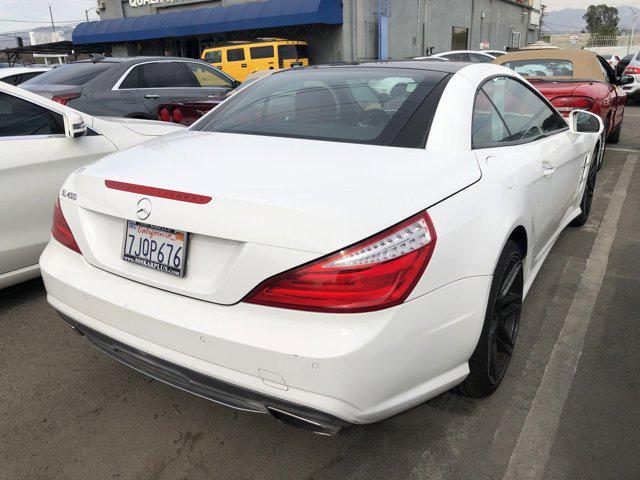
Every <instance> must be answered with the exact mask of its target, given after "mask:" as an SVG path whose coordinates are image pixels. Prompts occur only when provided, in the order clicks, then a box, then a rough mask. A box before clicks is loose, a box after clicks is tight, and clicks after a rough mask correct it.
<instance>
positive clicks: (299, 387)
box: [40, 241, 491, 433]
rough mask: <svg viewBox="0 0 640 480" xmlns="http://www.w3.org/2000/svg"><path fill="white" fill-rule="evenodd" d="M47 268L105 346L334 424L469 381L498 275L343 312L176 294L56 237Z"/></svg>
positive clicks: (242, 398)
mask: <svg viewBox="0 0 640 480" xmlns="http://www.w3.org/2000/svg"><path fill="white" fill-rule="evenodd" d="M40 266H41V270H42V276H43V279H44V282H45V286H46V288H47V294H48V296H47V298H48V301H49V303H50V304H51V305H52V306H53V307H54V308H55V309H56V310H57V311H58V312H59V313H60V314H61V315H62V316H63V317H64V318H65V319H66V320H67V321H68V322H69V323H70V324H72V325H73V326H74V327H75V328H76V329H77V330H79V331H80V332H83V333H84V334H85V335H87V337H88V338H89V339H90V340H92V341H93V342H94V344H96V346H98V347H99V348H100V349H101V350H103V351H104V352H105V353H107V354H109V355H111V356H113V357H116V358H117V359H118V360H120V361H122V362H124V363H126V364H127V365H130V366H132V367H133V368H135V369H137V370H140V371H142V372H144V373H146V374H147V375H150V376H152V377H156V378H158V379H159V380H162V381H165V382H167V383H170V384H171V385H174V386H176V387H178V388H182V389H184V390H188V391H190V392H192V393H195V394H197V395H200V396H203V397H205V398H209V399H211V400H214V401H216V402H219V403H223V404H225V405H228V406H231V407H234V408H239V409H244V410H251V411H258V412H269V413H272V414H273V415H274V416H278V414H280V413H281V412H285V413H286V414H289V415H294V416H298V417H301V418H304V419H307V420H311V421H313V422H316V423H317V424H319V425H321V426H323V427H327V428H328V429H329V430H332V429H335V428H337V427H340V426H343V425H345V424H347V423H370V422H374V421H378V420H381V419H383V418H386V417H389V416H392V415H395V414H397V413H399V412H402V411H404V410H407V409H408V408H411V407H413V406H415V405H418V404H420V403H422V402H424V401H425V400H427V399H429V398H432V397H434V396H436V395H438V394H440V393H442V392H444V391H446V390H448V389H450V388H451V387H453V386H454V385H456V384H458V383H460V382H461V381H462V380H463V379H464V378H465V377H466V375H467V374H468V365H467V360H468V358H469V357H470V356H471V353H472V352H473V349H474V348H475V345H476V342H477V338H478V336H479V334H480V330H481V328H482V323H483V321H484V312H485V309H486V299H487V298H488V291H489V287H490V284H491V277H488V276H482V277H470V278H465V279H462V280H459V281H456V282H453V283H450V284H448V285H445V286H443V287H441V288H439V289H437V290H435V291H432V292H430V293H428V294H426V295H423V296H421V297H418V298H416V299H414V300H412V301H410V302H406V303H404V304H402V305H399V306H397V307H393V308H390V309H386V310H382V311H378V312H367V313H362V314H346V315H345V314H343V315H340V314H322V313H314V312H300V311H294V310H285V309H277V308H270V307H263V306H258V305H250V304H244V303H239V304H236V305H232V306H221V305H217V304H213V303H210V302H206V301H202V300H197V299H193V298H189V297H185V296H181V295H177V294H174V293H169V292H166V291H163V290H160V289H157V288H153V287H150V286H147V285H143V284H140V283H137V282H134V281H131V280H128V279H124V278H122V277H119V276H117V275H114V274H111V273H108V272H105V271H103V270H100V269H98V268H96V267H93V266H91V265H90V264H88V263H87V262H86V261H85V260H84V259H83V257H82V256H80V255H78V254H76V253H74V252H72V251H71V250H69V249H67V248H65V247H63V246H62V245H60V244H59V243H57V242H56V241H51V242H50V243H49V245H48V246H47V248H46V249H45V252H44V253H43V255H42V257H41V259H40ZM426 274H428V269H427V273H426ZM273 409H276V410H277V411H274V410H273ZM323 433H326V431H325V432H323Z"/></svg>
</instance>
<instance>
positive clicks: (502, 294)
mask: <svg viewBox="0 0 640 480" xmlns="http://www.w3.org/2000/svg"><path fill="white" fill-rule="evenodd" d="M390 83H393V84H394V85H393V86H392V87H391V90H390V91H391V92H392V94H389V93H387V90H388V87H389V84H390ZM380 85H383V86H384V91H381V90H379V89H380V87H379V86H380ZM570 121H571V125H570V126H567V123H566V122H565V120H564V119H563V118H562V116H561V115H560V114H559V113H558V112H557V111H556V110H555V109H554V108H553V107H552V106H551V104H549V103H548V102H547V100H545V98H544V97H542V96H541V95H540V94H539V93H538V92H536V90H535V89H533V88H532V87H531V86H530V85H529V84H528V83H527V82H526V81H525V80H524V79H522V77H520V76H519V75H518V74H516V73H515V72H513V71H512V70H510V69H507V68H504V67H500V66H497V65H489V64H476V65H465V64H460V63H454V62H421V61H407V62H397V63H394V62H390V63H380V64H360V65H348V66H347V65H343V66H320V67H313V68H306V69H297V70H285V71H281V72H277V73H274V74H273V75H271V76H269V77H266V78H263V79H262V80H260V81H259V82H256V83H255V84H254V85H253V86H252V88H248V89H246V90H243V91H240V92H238V94H237V95H234V96H232V97H231V98H229V99H228V100H227V101H226V102H224V103H223V104H221V105H219V106H218V107H217V108H216V109H215V110H213V111H212V112H210V113H209V114H208V115H207V116H205V117H203V118H202V119H201V120H199V121H198V122H197V123H195V124H194V125H192V127H191V128H190V129H189V130H188V131H185V132H181V133H178V134H175V135H171V136H169V137H164V138H158V139H156V140H154V141H151V142H148V143H146V144H144V145H141V146H138V147H135V148H133V149H130V150H128V151H125V152H122V153H119V154H117V155H113V156H111V157H109V158H105V159H103V160H101V161H99V162H97V163H96V164H94V165H92V166H90V167H88V168H85V169H84V170H82V171H79V172H75V173H73V174H72V175H71V176H70V177H69V178H68V179H67V181H66V182H65V184H64V186H63V187H62V190H61V194H60V196H59V202H58V205H57V207H56V210H55V213H54V226H53V238H52V240H51V241H50V243H49V245H48V246H47V248H46V250H45V252H44V254H43V255H42V258H41V267H42V273H43V278H44V281H45V285H46V288H47V292H48V300H49V302H50V303H51V305H52V306H53V307H54V308H55V309H56V310H57V311H58V312H59V314H60V316H61V317H62V318H63V319H64V320H65V321H66V322H67V323H69V324H70V325H71V326H72V327H73V328H75V329H76V330H77V331H79V332H81V333H83V334H84V335H86V337H87V338H88V339H89V340H91V341H92V342H93V343H94V344H95V345H96V346H98V347H99V348H100V349H101V350H103V351H104V352H106V353H107V354H109V355H111V356H112V357H114V358H116V359H119V360H120V361H122V362H124V363H125V364H128V365H130V366H132V367H133V368H135V369H137V370H139V371H142V372H144V373H146V374H148V375H150V376H152V377H155V378H157V379H159V380H162V381H164V382H167V383H169V384H171V385H174V386H176V387H179V388H181V389H184V390H187V391H190V392H193V393H195V394H197V395H199V396H202V397H205V398H208V399H211V400H213V401H215V402H219V403H221V404H224V405H227V406H231V407H234V408H238V409H244V410H250V411H255V412H263V413H270V414H272V415H273V416H275V417H277V418H278V419H280V420H283V421H285V422H287V423H290V424H293V425H297V426H300V427H305V428H308V429H311V430H313V431H316V432H319V433H334V432H336V431H337V430H338V429H339V428H340V427H342V426H344V425H348V424H352V423H369V422H375V421H378V420H381V419H383V418H386V417H389V416H391V415H394V414H397V413H399V412H402V411H403V410H406V409H408V408H411V407H413V406H415V405H418V404H420V403H422V402H424V401H425V400H427V399H429V398H431V397H434V396H436V395H438V394H440V393H442V392H444V391H446V390H449V389H451V388H453V387H457V388H458V390H459V391H460V392H462V393H463V394H466V395H469V396H472V397H482V396H486V395H489V394H491V393H492V392H493V391H495V390H496V388H497V387H498V385H499V384H500V381H501V380H502V378H503V376H504V375H505V371H506V368H507V365H508V363H509V359H510V357H511V355H512V352H513V348H514V344H515V340H516V334H517V331H518V322H519V319H520V311H521V305H522V299H523V297H524V296H525V295H526V293H527V291H528V290H529V287H530V286H531V283H532V282H533V279H534V278H535V276H536V274H537V272H538V270H539V269H540V266H541V265H542V262H543V261H544V259H545V257H546V256H547V254H548V253H549V250H550V249H551V247H552V245H553V243H554V242H555V240H556V239H557V237H558V235H559V234H560V232H561V231H562V229H563V228H565V227H566V226H567V225H568V224H570V223H573V224H574V225H580V224H583V223H584V222H585V221H586V219H587V217H588V215H589V207H590V202H591V197H592V194H593V188H594V183H595V175H596V169H595V167H594V165H593V162H592V159H593V155H594V153H597V152H598V145H597V143H598V141H599V138H600V137H599V134H600V132H601V131H602V124H601V122H600V120H599V119H598V117H597V116H594V115H592V114H589V113H587V112H578V111H576V112H572V116H571V118H570Z"/></svg>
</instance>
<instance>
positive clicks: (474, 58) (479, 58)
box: [467, 53, 493, 63]
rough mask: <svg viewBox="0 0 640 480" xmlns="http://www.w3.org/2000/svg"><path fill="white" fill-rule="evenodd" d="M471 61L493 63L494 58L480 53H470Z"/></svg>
mask: <svg viewBox="0 0 640 480" xmlns="http://www.w3.org/2000/svg"><path fill="white" fill-rule="evenodd" d="M467 55H469V60H470V61H471V63H491V62H492V61H493V58H491V57H488V56H487V55H480V54H479V53H468V54H467Z"/></svg>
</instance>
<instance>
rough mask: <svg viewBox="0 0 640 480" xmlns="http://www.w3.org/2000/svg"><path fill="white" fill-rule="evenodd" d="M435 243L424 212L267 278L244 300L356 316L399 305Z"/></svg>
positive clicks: (417, 278) (434, 235) (429, 223)
mask: <svg viewBox="0 0 640 480" xmlns="http://www.w3.org/2000/svg"><path fill="white" fill-rule="evenodd" d="M435 244H436V232H435V229H434V227H433V223H432V222H431V219H430V218H429V215H428V214H427V213H426V212H423V213H420V214H418V215H416V216H414V217H411V218H409V219H408V220H405V221H404V222H402V223H400V224H398V225H396V226H394V227H391V228H389V229H387V230H385V231H383V232H381V233H379V234H377V235H375V236H373V237H371V238H369V239H367V240H364V241H362V242H360V243H357V244H356V245H353V246H351V247H349V248H347V249H345V250H342V251H340V252H337V253H334V254H331V255H328V256H326V257H323V258H321V259H319V260H314V261H313V262H311V263H309V264H306V265H302V266H300V267H297V268H294V269H293V270H289V271H287V272H284V273H281V274H279V275H276V276H274V277H271V278H269V279H267V280H265V281H264V282H262V283H261V284H260V285H258V286H257V287H256V288H255V289H253V291H252V292H251V293H249V295H247V296H246V297H245V298H244V299H243V301H245V302H248V303H256V304H260V305H267V306H272V307H281V308H291V309H296V310H310V311H316V312H333V313H355V312H366V311H371V310H380V309H383V308H388V307H391V306H394V305H398V304H400V303H402V302H404V301H405V300H406V299H407V297H408V296H409V294H410V293H411V291H412V290H413V288H414V287H415V285H416V283H418V280H420V277H421V276H422V272H424V270H425V268H426V267H427V264H428V263H429V260H430V258H431V255H432V254H433V250H434V248H435Z"/></svg>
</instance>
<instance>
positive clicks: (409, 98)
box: [193, 67, 446, 148]
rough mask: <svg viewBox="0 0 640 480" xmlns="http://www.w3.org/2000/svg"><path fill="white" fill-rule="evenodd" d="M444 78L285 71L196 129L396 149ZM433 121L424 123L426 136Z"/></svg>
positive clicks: (405, 72) (382, 71) (396, 72)
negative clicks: (397, 139) (395, 140)
mask: <svg viewBox="0 0 640 480" xmlns="http://www.w3.org/2000/svg"><path fill="white" fill-rule="evenodd" d="M444 77H446V74H443V73H441V72H429V71H425V70H413V69H400V68H370V67H347V68H340V67H334V68H326V69H316V68H313V69H304V70H288V71H283V72H280V73H276V74H274V75H270V76H269V77H266V78H263V79H261V80H260V81H259V82H256V83H255V85H253V86H252V87H251V88H247V89H244V90H241V91H240V92H239V93H238V94H236V95H234V96H232V97H231V98H229V99H228V100H227V101H226V102H224V103H222V104H221V105H220V106H219V107H218V108H216V110H215V111H213V112H212V113H211V114H210V115H209V116H207V117H206V118H205V119H204V120H203V121H202V122H199V123H197V124H196V125H195V126H194V127H193V129H194V130H201V131H207V132H228V133H242V134H253V135H269V136H280V137H291V138H307V139H317V140H331V141H338V142H351V143H368V144H371V145H391V144H392V142H393V140H394V139H395V138H396V137H398V135H399V134H400V133H401V131H402V129H403V127H404V126H405V125H406V124H407V122H408V120H409V119H410V118H411V117H412V115H413V114H414V113H415V112H416V110H418V108H419V107H420V105H421V104H422V103H423V101H424V100H425V99H426V97H427V96H428V95H429V94H430V93H431V91H432V90H433V88H434V86H435V85H436V84H437V83H438V82H439V81H440V80H442V79H443V78H444ZM430 115H431V116H432V113H431V114H430ZM430 121H431V118H422V117H421V122H422V123H421V125H422V130H423V132H422V133H424V131H426V129H427V128H428V127H427V125H428V124H430ZM406 146H415V147H416V148H418V147H419V142H416V144H415V145H406Z"/></svg>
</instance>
